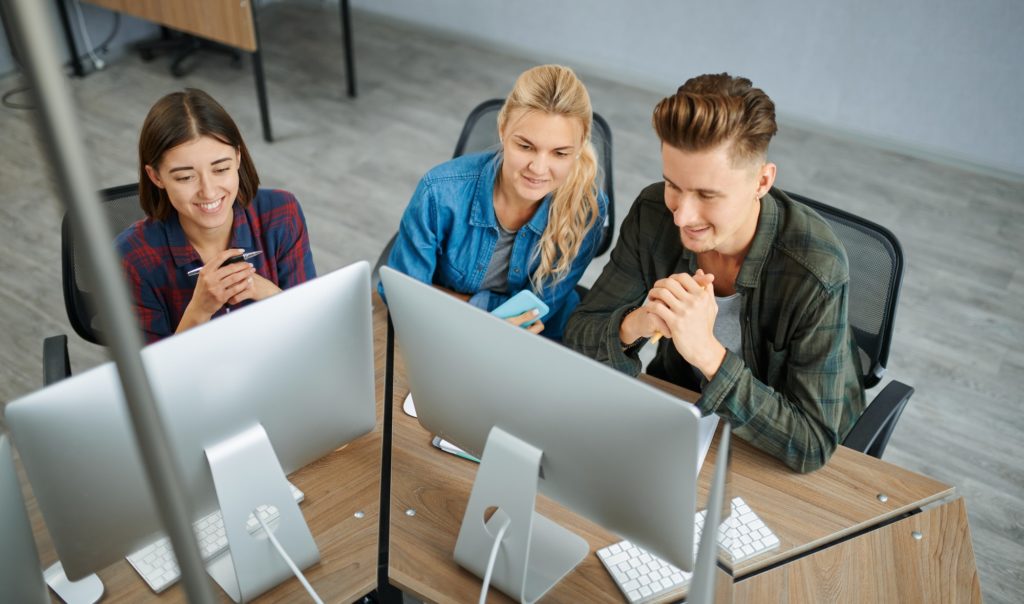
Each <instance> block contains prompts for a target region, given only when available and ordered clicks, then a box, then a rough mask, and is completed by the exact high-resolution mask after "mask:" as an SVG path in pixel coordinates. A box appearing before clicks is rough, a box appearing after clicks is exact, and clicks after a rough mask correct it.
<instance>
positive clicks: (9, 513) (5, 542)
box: [0, 433, 50, 604]
mask: <svg viewBox="0 0 1024 604" xmlns="http://www.w3.org/2000/svg"><path fill="white" fill-rule="evenodd" d="M0 602H25V603H26V604H27V603H30V602H35V603H36V604H49V602H50V593H49V591H48V590H47V589H46V583H45V582H44V581H43V569H42V568H40V566H39V552H38V551H36V542H35V539H33V537H32V525H31V524H29V520H28V514H27V513H26V512H25V502H24V501H23V500H22V498H21V484H19V483H18V475H17V474H16V473H15V471H14V458H13V456H12V455H11V443H10V441H8V439H7V435H6V434H3V433H0Z"/></svg>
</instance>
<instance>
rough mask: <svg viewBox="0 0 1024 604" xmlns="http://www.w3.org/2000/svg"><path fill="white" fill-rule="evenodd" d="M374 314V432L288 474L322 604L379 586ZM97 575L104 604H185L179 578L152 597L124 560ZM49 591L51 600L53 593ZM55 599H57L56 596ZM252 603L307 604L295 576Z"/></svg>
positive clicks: (378, 343) (380, 329) (37, 517)
mask: <svg viewBox="0 0 1024 604" xmlns="http://www.w3.org/2000/svg"><path fill="white" fill-rule="evenodd" d="M374 316H375V329H374V352H375V355H374V357H375V358H374V361H375V366H376V374H377V388H376V398H377V425H376V427H375V428H374V430H373V431H372V432H370V433H369V434H365V435H363V436H361V437H359V438H358V439H356V440H354V441H352V442H351V443H349V444H348V445H347V446H345V447H343V448H341V449H339V450H338V451H335V452H334V453H332V454H330V455H327V456H326V457H323V458H321V459H319V460H317V461H315V462H313V463H312V464H310V465H308V466H306V467H304V468H302V469H300V470H298V471H297V472H294V473H293V474H291V475H290V476H289V477H288V479H289V480H290V481H291V482H293V483H294V484H295V486H297V487H299V489H301V490H302V491H303V492H304V493H305V494H306V497H305V500H304V501H303V502H302V503H301V504H300V505H299V509H300V510H302V514H303V516H304V517H305V519H306V522H307V523H308V524H309V528H310V531H311V532H312V533H313V538H314V539H315V541H316V544H317V547H318V548H319V549H320V562H319V563H318V564H316V565H314V566H312V567H310V568H309V569H307V570H306V571H305V574H306V578H307V579H308V580H309V582H310V584H312V585H313V587H314V589H316V590H317V592H318V593H319V594H320V596H321V598H323V600H324V601H325V602H339V603H340V602H343V603H346V604H347V603H349V602H354V601H356V600H358V599H359V598H360V597H362V596H364V595H366V594H368V593H369V592H371V591H373V590H374V589H376V587H377V578H378V577H377V574H378V572H377V563H378V557H379V551H378V536H379V530H380V526H379V519H380V508H379V506H380V467H381V466H380V462H381V436H382V431H383V411H384V405H383V400H384V351H385V348H384V338H385V330H386V322H385V319H384V316H385V315H384V310H383V306H382V305H380V304H379V302H377V301H375V305H374ZM18 470H19V475H20V477H21V480H22V486H23V492H24V493H25V494H26V506H27V508H28V511H29V518H30V519H31V521H32V528H33V532H34V534H35V537H36V544H37V545H38V547H39V550H40V559H41V561H42V563H43V568H46V567H48V566H49V565H50V564H52V563H53V562H54V561H55V560H56V559H57V554H56V551H55V550H54V549H53V542H52V541H51V539H50V535H49V533H48V532H47V530H46V526H45V525H44V524H43V519H42V515H41V514H40V512H39V507H38V506H37V505H36V502H35V498H34V497H33V496H32V495H31V487H29V486H28V484H27V481H26V479H25V474H24V471H22V469H21V467H20V463H19V464H18ZM357 512H362V513H363V517H362V518H357V517H356V513H357ZM97 574H98V575H99V577H100V579H101V580H102V581H103V585H104V587H105V590H106V591H105V595H104V597H103V600H102V601H103V602H145V601H159V602H183V601H185V592H184V590H183V589H182V587H181V582H180V581H179V582H178V583H176V584H175V585H174V586H172V587H171V588H169V589H168V590H166V591H165V592H163V593H162V594H160V595H159V596H158V595H157V594H154V593H153V592H152V591H151V590H150V589H149V587H148V586H147V585H146V584H145V582H144V581H143V580H142V578H141V577H139V575H138V574H137V573H136V572H135V570H134V569H133V568H132V567H131V566H130V565H129V564H128V562H127V561H125V560H124V559H122V560H120V561H118V562H116V563H115V564H112V565H110V566H109V567H107V568H105V569H103V570H101V571H100V572H99V573H97ZM213 589H214V592H215V593H217V594H218V595H219V596H220V599H221V600H222V601H224V602H230V601H231V600H230V599H229V598H228V597H227V595H226V594H224V592H222V591H221V590H220V588H219V587H217V586H216V584H213ZM50 593H51V596H52V594H53V592H50ZM54 601H55V602H57V601H58V600H56V598H54ZM258 601H260V602H292V601H308V595H307V594H306V591H305V589H303V587H302V586H301V585H300V584H299V582H298V581H297V580H296V579H289V580H287V581H285V582H284V583H282V584H281V585H278V586H277V587H276V588H274V589H273V590H271V591H269V592H267V593H266V594H264V595H263V596H262V597H261V598H259V600H258Z"/></svg>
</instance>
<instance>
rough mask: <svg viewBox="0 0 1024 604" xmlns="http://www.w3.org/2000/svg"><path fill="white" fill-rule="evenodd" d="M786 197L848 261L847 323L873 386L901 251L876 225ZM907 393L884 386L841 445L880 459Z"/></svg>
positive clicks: (879, 372)
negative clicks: (832, 237) (827, 230)
mask: <svg viewBox="0 0 1024 604" xmlns="http://www.w3.org/2000/svg"><path fill="white" fill-rule="evenodd" d="M788 195H789V196H790V197H792V198H793V199H794V200H796V201H798V202H800V203H803V204H805V205H808V206H810V207H811V208H813V209H814V210H815V211H816V212H818V214H820V215H821V217H822V218H824V219H825V220H826V221H827V222H828V223H829V226H831V227H832V231H833V232H835V234H836V236H837V237H839V240H840V241H842V242H843V246H844V247H845V248H846V255H847V258H848V259H849V263H850V288H849V296H850V301H849V320H850V325H851V326H852V327H853V334H854V338H855V339H856V340H857V346H858V347H859V348H860V352H861V361H862V364H863V367H864V376H863V378H864V387H865V388H873V387H874V386H876V385H878V383H879V382H880V381H881V380H882V376H883V374H884V373H885V367H886V364H887V363H888V362H889V346H890V345H891V344H892V332H893V320H894V319H895V316H896V303H897V302H898V301H899V296H900V285H901V283H902V281H903V248H902V247H901V246H900V242H899V241H898V240H897V239H896V236H895V235H893V234H892V232H891V231H889V230H888V229H886V228H885V227H883V226H881V225H879V224H876V223H874V222H871V221H869V220H865V219H863V218H860V217H858V216H854V215H853V214H850V213H849V212H845V211H843V210H840V209H838V208H833V207H831V206H828V205H825V204H823V203H821V202H819V201H815V200H813V199H809V198H807V197H804V196H803V195H797V194H795V193H788ZM912 394H914V389H913V388H911V387H910V386H908V385H906V384H904V383H902V382H897V381H892V382H889V383H888V384H886V386H885V388H883V389H882V391H881V392H879V393H878V395H877V396H875V398H874V399H873V400H872V401H871V403H870V404H869V405H868V407H867V409H866V410H865V411H864V414H863V415H862V416H861V417H860V419H859V420H857V423H856V424H855V425H854V427H853V429H852V430H851V431H850V433H849V434H848V435H847V436H846V440H844V441H843V444H844V445H845V446H847V447H849V448H851V449H855V450H857V451H860V452H862V453H867V454H868V455H871V456H874V457H878V458H881V457H882V453H883V452H884V451H885V446H886V445H887V444H888V443H889V437H890V436H892V431H893V429H894V428H895V427H896V422H897V421H899V419H900V415H901V414H902V413H903V408H904V407H905V406H906V404H907V402H908V401H909V400H910V396H911V395H912Z"/></svg>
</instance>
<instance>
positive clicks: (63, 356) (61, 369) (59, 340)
mask: <svg viewBox="0 0 1024 604" xmlns="http://www.w3.org/2000/svg"><path fill="white" fill-rule="evenodd" d="M66 377H71V360H70V359H69V357H68V337H67V336H65V335H59V336H50V337H48V338H46V339H45V340H43V386H49V385H50V384H53V383H56V382H59V381H60V380H63V379H64V378H66Z"/></svg>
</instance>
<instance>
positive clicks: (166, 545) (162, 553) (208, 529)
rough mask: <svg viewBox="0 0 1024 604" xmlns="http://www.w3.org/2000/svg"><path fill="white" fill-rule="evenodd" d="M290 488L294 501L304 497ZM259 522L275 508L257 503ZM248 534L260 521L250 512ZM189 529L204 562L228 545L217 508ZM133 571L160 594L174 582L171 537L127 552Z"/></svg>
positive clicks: (274, 512)
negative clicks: (193, 532) (197, 543)
mask: <svg viewBox="0 0 1024 604" xmlns="http://www.w3.org/2000/svg"><path fill="white" fill-rule="evenodd" d="M288 486H289V487H291V489H292V497H294V498H295V502H296V503H298V502H300V501H302V500H303V499H304V498H305V494H304V493H303V492H302V491H300V490H299V489H298V487H296V486H295V485H293V484H292V483H290V482H289V483H288ZM256 510H257V511H258V513H259V515H260V518H262V519H263V522H266V523H268V524H269V523H270V522H271V521H272V520H274V519H275V518H277V517H278V516H279V515H280V513H279V512H278V510H277V508H276V507H273V506H266V505H261V506H259V507H258V508H256ZM245 528H246V529H248V531H249V533H250V534H251V533H255V532H256V531H258V530H260V523H259V521H258V520H256V517H255V516H253V515H252V514H250V515H249V520H248V522H247V523H246V527H245ZM192 530H194V531H195V533H196V541H198V542H199V553H200V554H202V556H203V561H204V562H208V561H210V560H211V559H213V558H216V557H217V556H219V555H220V554H221V553H223V552H224V550H226V549H227V547H228V537H227V534H226V533H225V532H224V519H223V517H222V516H221V514H220V510H217V511H214V512H212V513H210V514H207V515H206V516H203V517H202V518H200V519H199V520H196V521H195V522H193V523H192ZM126 560H128V562H129V564H131V565H132V566H133V567H134V568H135V571H136V572H137V573H139V575H141V576H142V578H143V579H144V580H145V581H146V584H147V585H149V588H150V589H152V590H153V591H155V592H156V593H160V592H162V591H163V590H165V589H167V588H168V587H170V586H171V585H173V584H174V582H175V581H177V580H178V578H179V577H181V571H180V570H178V560H177V558H175V557H174V548H172V547H171V540H170V539H168V538H167V537H161V538H159V539H157V540H156V541H154V542H152V543H150V544H149V545H147V546H145V547H143V548H142V549H140V550H138V551H136V552H132V553H131V554H128V556H127V557H126Z"/></svg>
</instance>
